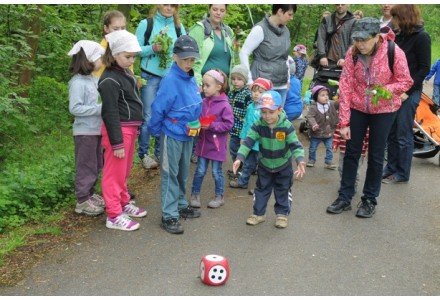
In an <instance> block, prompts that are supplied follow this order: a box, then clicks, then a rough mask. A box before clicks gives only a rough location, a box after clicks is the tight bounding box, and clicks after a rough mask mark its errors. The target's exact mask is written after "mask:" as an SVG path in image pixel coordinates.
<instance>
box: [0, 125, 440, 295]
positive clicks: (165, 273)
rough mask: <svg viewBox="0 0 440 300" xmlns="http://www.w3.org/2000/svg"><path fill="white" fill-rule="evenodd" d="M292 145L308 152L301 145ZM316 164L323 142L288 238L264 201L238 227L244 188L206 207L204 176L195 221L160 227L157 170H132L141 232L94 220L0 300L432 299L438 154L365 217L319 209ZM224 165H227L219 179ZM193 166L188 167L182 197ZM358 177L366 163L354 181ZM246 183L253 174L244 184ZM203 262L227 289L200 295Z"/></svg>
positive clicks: (320, 169)
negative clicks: (19, 299)
mask: <svg viewBox="0 0 440 300" xmlns="http://www.w3.org/2000/svg"><path fill="white" fill-rule="evenodd" d="M298 123H299V121H297V123H296V124H295V125H296V126H298ZM300 136H301V140H302V141H303V143H304V147H305V150H306V153H307V150H308V140H307V139H306V137H305V136H303V135H300ZM323 160H324V149H323V145H321V146H320V148H319V150H318V161H317V163H316V165H315V167H314V168H307V170H306V171H307V173H306V176H305V177H304V179H303V180H302V181H299V180H295V182H294V186H293V195H294V199H293V210H292V213H291V215H290V216H289V226H288V228H286V229H277V228H275V226H274V222H275V214H274V212H273V204H274V200H273V198H271V200H270V202H269V205H268V210H267V220H266V222H264V223H261V224H259V225H257V226H249V225H246V224H245V221H246V218H247V217H248V216H249V215H250V214H251V212H252V197H251V196H249V195H248V193H247V190H245V189H232V188H229V187H227V182H228V180H225V182H226V184H225V185H226V187H225V200H226V203H225V205H224V206H223V207H221V208H219V209H208V208H207V207H206V205H207V203H208V201H209V199H210V198H211V197H213V193H214V186H213V180H212V177H211V174H210V169H209V170H208V174H207V176H206V177H205V181H204V184H203V187H202V193H201V195H202V205H203V207H202V209H201V211H202V216H201V217H200V218H198V219H194V220H182V224H183V226H184V228H185V233H184V234H182V235H172V234H169V233H167V232H165V231H164V230H163V229H162V228H161V227H160V226H159V225H160V220H161V214H160V193H159V188H158V185H159V180H158V173H157V172H156V173H154V171H146V170H140V172H145V174H146V175H145V178H147V179H146V180H145V183H141V184H137V185H136V186H132V187H131V188H132V189H133V190H134V191H136V192H137V199H138V200H137V203H138V204H139V205H140V206H142V207H146V208H147V209H148V215H147V217H146V218H143V219H140V224H141V228H140V229H139V230H137V231H135V232H123V231H119V230H110V229H107V228H105V217H104V216H100V217H97V218H98V219H97V222H96V223H97V225H96V228H93V229H92V230H91V231H90V232H89V233H88V234H87V235H85V236H84V237H83V238H82V239H81V240H77V241H75V242H74V243H70V244H67V245H66V246H65V247H63V248H62V249H59V250H57V251H54V252H51V253H50V255H48V256H46V257H45V258H44V259H42V260H41V262H40V263H39V264H38V265H36V266H35V267H33V268H32V269H31V270H29V272H28V275H27V276H26V278H25V279H24V280H22V281H21V282H19V283H18V284H17V285H16V286H14V287H1V288H0V295H3V296H13V295H14V296H16V295H24V296H31V295H40V296H41V295H51V296H84V295H103V296H107V295H133V296H135V295H139V296H140V295H150V296H171V295H177V296H190V295H195V296H230V295H238V296H244V295H248V296H252V295H260V296H272V295H280V296H293V295H307V296H313V295H320V296H322V295H347V296H356V295H367V296H368V295H383V296H390V295H398V296H402V295H408V296H419V295H421V296H425V295H426V296H428V295H431V296H432V295H439V294H440V236H439V232H440V195H439V192H440V190H439V187H438V183H439V182H440V167H439V157H438V155H437V156H436V157H434V158H431V159H418V158H414V160H413V167H412V173H411V180H410V182H409V183H407V184H391V185H382V190H381V195H380V197H379V198H378V206H377V210H376V214H375V215H374V217H373V218H371V219H359V218H356V217H355V213H356V210H357V204H358V203H359V201H360V196H361V195H360V194H358V195H356V196H355V197H354V199H353V201H352V206H353V210H351V211H347V212H344V213H342V214H340V215H330V214H327V213H326V212H325V210H326V207H327V206H328V205H329V204H330V203H331V202H332V201H334V200H335V199H336V196H337V190H338V181H339V175H338V172H337V171H331V170H327V169H324V161H323ZM336 161H337V156H336ZM231 167H232V166H231V162H230V161H228V163H226V164H225V165H224V168H223V169H224V172H225V174H226V170H227V169H230V168H231ZM137 168H140V167H139V166H137ZM194 168H195V165H194V164H191V176H190V178H189V180H188V183H189V184H188V192H189V190H190V184H191V182H192V174H193V172H194ZM365 168H366V163H365V164H364V166H363V169H362V173H361V182H363V180H364V178H365ZM225 177H226V178H227V176H225ZM255 180H256V177H255V176H252V178H251V183H252V184H251V187H252V186H253V185H254V184H255ZM208 254H218V255H223V256H225V257H226V258H227V259H228V261H229V264H230V277H229V280H228V281H227V283H226V284H225V285H222V286H218V287H212V286H208V285H205V284H204V283H202V282H201V280H200V278H199V277H198V276H199V264H200V260H201V258H202V257H203V256H205V255H208Z"/></svg>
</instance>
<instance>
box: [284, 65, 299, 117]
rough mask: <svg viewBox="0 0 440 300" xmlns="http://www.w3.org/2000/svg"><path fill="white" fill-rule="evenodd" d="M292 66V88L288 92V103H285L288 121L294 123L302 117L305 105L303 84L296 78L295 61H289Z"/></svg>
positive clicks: (290, 66)
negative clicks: (302, 90) (302, 94)
mask: <svg viewBox="0 0 440 300" xmlns="http://www.w3.org/2000/svg"><path fill="white" fill-rule="evenodd" d="M289 63H290V65H289V68H290V88H289V90H288V91H287V96H286V102H285V103H284V111H285V112H286V115H287V119H288V120H289V121H290V122H292V121H293V120H295V119H297V118H298V117H299V116H301V114H302V111H303V107H304V104H303V102H302V100H301V82H300V80H299V79H298V78H296V76H295V71H296V63H295V61H294V60H291V61H289Z"/></svg>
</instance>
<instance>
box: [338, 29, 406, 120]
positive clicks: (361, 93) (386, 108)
mask: <svg viewBox="0 0 440 300" xmlns="http://www.w3.org/2000/svg"><path fill="white" fill-rule="evenodd" d="M381 36H382V38H383V40H382V42H380V40H379V43H380V44H379V48H378V50H377V52H376V54H374V55H373V57H372V60H371V63H370V66H367V65H366V61H365V56H364V55H362V54H359V55H358V58H359V59H358V61H357V63H356V65H355V64H354V62H353V55H352V51H353V47H351V48H350V49H349V50H348V52H347V55H346V56H345V62H344V68H343V69H342V73H341V78H340V79H339V90H340V98H339V99H340V100H339V102H340V104H339V119H340V124H341V126H343V127H345V126H348V124H349V123H350V109H356V110H358V111H361V112H364V113H368V114H380V113H390V112H394V111H397V110H398V109H399V107H400V106H401V105H402V102H401V100H400V95H401V94H402V93H404V92H405V91H407V90H408V89H409V88H410V87H411V85H412V84H413V80H412V79H411V75H410V73H409V69H408V64H407V61H406V57H405V53H404V52H403V51H402V49H400V48H399V47H398V46H397V45H396V47H395V53H394V72H391V70H390V69H389V67H388V39H391V40H394V33H393V32H392V31H390V32H388V33H386V34H381ZM376 84H379V85H382V86H383V87H384V88H386V89H387V90H389V91H390V92H391V93H392V95H393V96H392V99H391V100H379V101H378V104H377V106H374V105H373V104H372V103H371V99H372V96H370V95H367V94H366V91H367V89H369V88H372V87H373V86H374V85H376Z"/></svg>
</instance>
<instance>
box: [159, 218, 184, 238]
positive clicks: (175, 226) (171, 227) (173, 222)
mask: <svg viewBox="0 0 440 300" xmlns="http://www.w3.org/2000/svg"><path fill="white" fill-rule="evenodd" d="M161 227H162V228H163V229H165V230H166V231H168V232H169V233H172V234H180V233H183V226H182V224H180V222H179V220H178V219H176V218H171V219H168V220H164V219H163V218H162V224H161Z"/></svg>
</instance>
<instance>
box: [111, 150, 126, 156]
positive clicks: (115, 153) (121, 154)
mask: <svg viewBox="0 0 440 300" xmlns="http://www.w3.org/2000/svg"><path fill="white" fill-rule="evenodd" d="M113 155H114V156H116V157H117V158H124V156H125V150H124V148H122V149H118V150H114V151H113Z"/></svg>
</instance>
